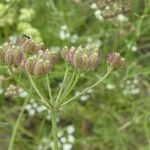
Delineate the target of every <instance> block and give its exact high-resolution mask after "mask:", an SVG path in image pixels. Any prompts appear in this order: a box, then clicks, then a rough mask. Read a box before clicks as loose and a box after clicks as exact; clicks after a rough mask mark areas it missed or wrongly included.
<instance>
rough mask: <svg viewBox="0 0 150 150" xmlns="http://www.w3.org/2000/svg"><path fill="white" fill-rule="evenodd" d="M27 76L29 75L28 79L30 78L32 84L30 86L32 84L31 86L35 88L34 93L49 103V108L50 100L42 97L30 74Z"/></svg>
mask: <svg viewBox="0 0 150 150" xmlns="http://www.w3.org/2000/svg"><path fill="white" fill-rule="evenodd" d="M28 77H29V79H30V82H31V84H32V86H33V88H34V90H35V91H36V93H37V94H38V95H39V97H40V98H41V100H46V101H47V103H48V104H49V106H50V108H52V107H53V106H52V104H51V102H50V101H49V100H48V99H47V98H44V97H43V96H42V94H41V93H40V91H39V90H38V88H37V87H36V85H35V83H34V81H33V79H32V77H31V76H30V75H28Z"/></svg>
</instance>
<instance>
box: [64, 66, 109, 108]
mask: <svg viewBox="0 0 150 150" xmlns="http://www.w3.org/2000/svg"><path fill="white" fill-rule="evenodd" d="M111 72H112V69H108V71H107V73H106V74H105V75H104V76H103V77H102V78H101V79H100V80H99V81H97V82H96V83H95V84H93V85H92V86H89V87H87V88H85V89H84V90H83V91H81V92H80V93H79V94H78V95H76V96H74V97H72V98H70V99H69V100H68V101H66V102H64V103H63V104H62V105H61V107H63V106H65V105H66V104H68V103H70V102H72V101H73V100H75V99H76V98H78V97H80V96H81V95H82V94H85V93H86V92H87V91H88V90H90V89H92V88H94V87H95V86H97V85H98V84H99V83H101V82H102V81H103V80H104V79H105V78H106V77H107V76H108V75H109V74H110V73H111Z"/></svg>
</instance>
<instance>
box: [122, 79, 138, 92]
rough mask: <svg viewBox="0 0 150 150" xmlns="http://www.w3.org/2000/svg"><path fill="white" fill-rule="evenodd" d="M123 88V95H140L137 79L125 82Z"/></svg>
mask: <svg viewBox="0 0 150 150" xmlns="http://www.w3.org/2000/svg"><path fill="white" fill-rule="evenodd" d="M123 87H124V90H123V94H124V95H130V94H132V95H137V94H139V93H140V87H139V80H138V79H137V77H135V78H134V79H132V80H127V81H126V83H125V85H124V86H123Z"/></svg>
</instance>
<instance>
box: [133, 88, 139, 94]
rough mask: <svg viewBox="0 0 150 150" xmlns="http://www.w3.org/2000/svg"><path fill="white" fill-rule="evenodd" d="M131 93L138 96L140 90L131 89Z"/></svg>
mask: <svg viewBox="0 0 150 150" xmlns="http://www.w3.org/2000/svg"><path fill="white" fill-rule="evenodd" d="M131 93H132V94H133V95H136V94H139V93H140V89H139V88H135V89H132V90H131Z"/></svg>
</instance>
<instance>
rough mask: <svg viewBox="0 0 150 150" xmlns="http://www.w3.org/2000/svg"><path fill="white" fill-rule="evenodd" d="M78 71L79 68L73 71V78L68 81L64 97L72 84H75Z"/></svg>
mask: <svg viewBox="0 0 150 150" xmlns="http://www.w3.org/2000/svg"><path fill="white" fill-rule="evenodd" d="M76 73H77V70H76V69H74V71H73V73H72V77H71V79H70V82H69V83H68V85H67V87H66V89H65V92H64V94H63V95H62V97H64V95H66V93H67V92H68V90H69V89H70V87H71V85H72V84H73V82H74V79H75V75H76Z"/></svg>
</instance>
